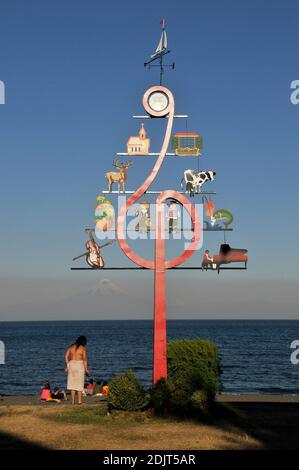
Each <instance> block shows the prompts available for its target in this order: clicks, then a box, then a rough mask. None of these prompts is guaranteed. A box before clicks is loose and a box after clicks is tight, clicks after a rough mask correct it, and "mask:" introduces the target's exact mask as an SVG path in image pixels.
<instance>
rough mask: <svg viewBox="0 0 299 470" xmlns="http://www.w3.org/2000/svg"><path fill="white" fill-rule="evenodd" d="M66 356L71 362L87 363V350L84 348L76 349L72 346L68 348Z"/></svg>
mask: <svg viewBox="0 0 299 470" xmlns="http://www.w3.org/2000/svg"><path fill="white" fill-rule="evenodd" d="M66 355H67V356H68V359H69V360H70V361H86V349H85V347H84V346H79V347H78V348H76V346H75V345H72V346H70V347H69V348H68V350H67V352H66Z"/></svg>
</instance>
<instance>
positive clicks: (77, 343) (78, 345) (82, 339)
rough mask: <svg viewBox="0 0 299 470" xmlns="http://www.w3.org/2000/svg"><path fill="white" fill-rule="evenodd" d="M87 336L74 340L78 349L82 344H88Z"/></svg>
mask: <svg viewBox="0 0 299 470" xmlns="http://www.w3.org/2000/svg"><path fill="white" fill-rule="evenodd" d="M86 343H87V338H86V336H79V337H78V338H77V339H76V341H75V342H74V346H75V347H76V349H78V348H79V347H80V346H86Z"/></svg>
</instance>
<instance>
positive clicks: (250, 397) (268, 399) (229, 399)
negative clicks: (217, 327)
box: [0, 393, 299, 407]
mask: <svg viewBox="0 0 299 470" xmlns="http://www.w3.org/2000/svg"><path fill="white" fill-rule="evenodd" d="M105 401H106V398H105V397H96V396H93V397H92V396H87V397H85V398H84V403H86V404H88V405H98V404H99V403H102V402H105ZM216 401H217V402H219V403H299V395H269V394H254V393H253V394H230V393H222V394H219V395H217V396H216ZM61 404H62V405H70V400H67V401H63V402H62V403H61ZM13 405H17V406H27V405H35V406H38V405H39V406H43V407H44V406H54V405H55V403H52V402H48V403H45V402H41V401H40V399H39V397H38V396H35V395H15V396H14V395H8V396H2V397H1V399H0V406H13Z"/></svg>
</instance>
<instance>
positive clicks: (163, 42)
mask: <svg viewBox="0 0 299 470" xmlns="http://www.w3.org/2000/svg"><path fill="white" fill-rule="evenodd" d="M160 25H162V33H161V37H160V41H159V44H158V46H157V48H156V50H155V52H154V53H153V54H151V58H150V60H149V61H148V62H145V63H144V67H148V68H149V69H150V68H151V67H160V85H162V80H163V73H164V67H171V68H172V69H174V62H173V63H172V64H163V57H164V56H165V55H166V54H169V52H170V50H169V49H167V33H166V31H165V20H161V21H160ZM156 60H157V61H159V64H154V63H153V62H155V61H156Z"/></svg>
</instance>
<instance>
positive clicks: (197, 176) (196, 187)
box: [181, 170, 216, 196]
mask: <svg viewBox="0 0 299 470" xmlns="http://www.w3.org/2000/svg"><path fill="white" fill-rule="evenodd" d="M215 175H216V173H215V171H198V170H185V171H184V177H183V178H182V181H181V186H182V188H183V181H185V184H186V192H187V193H189V194H190V196H194V194H195V193H196V194H198V193H200V192H201V187H202V185H203V184H204V183H206V182H207V181H213V180H214V177H215Z"/></svg>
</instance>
